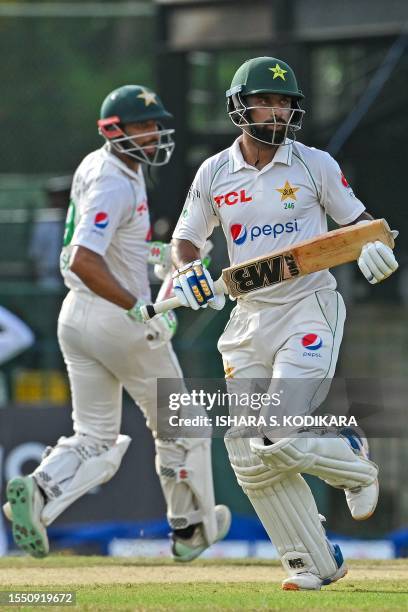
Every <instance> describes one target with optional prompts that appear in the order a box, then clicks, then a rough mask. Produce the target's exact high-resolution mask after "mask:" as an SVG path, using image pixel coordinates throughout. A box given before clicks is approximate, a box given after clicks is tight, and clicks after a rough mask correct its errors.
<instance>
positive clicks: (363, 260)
mask: <svg viewBox="0 0 408 612" xmlns="http://www.w3.org/2000/svg"><path fill="white" fill-rule="evenodd" d="M357 263H358V267H359V268H360V270H361V272H362V273H363V274H364V276H365V277H366V279H367V280H368V282H369V283H371V284H372V285H375V284H376V283H380V282H381V281H383V280H384V279H385V278H387V277H388V276H390V275H391V274H392V273H393V272H395V270H396V269H397V268H398V262H397V260H396V259H395V256H394V253H393V251H392V249H391V248H390V247H389V246H387V245H386V244H384V243H383V242H380V241H379V240H376V241H375V242H368V243H367V244H365V245H364V246H363V249H362V251H361V255H360V257H359V258H358V262H357Z"/></svg>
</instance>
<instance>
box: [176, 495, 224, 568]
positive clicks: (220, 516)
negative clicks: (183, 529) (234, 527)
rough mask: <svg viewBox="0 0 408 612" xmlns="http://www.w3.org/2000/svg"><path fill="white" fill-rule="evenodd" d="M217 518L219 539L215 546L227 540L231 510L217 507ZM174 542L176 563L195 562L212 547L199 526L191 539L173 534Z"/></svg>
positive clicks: (220, 505) (221, 506)
mask: <svg viewBox="0 0 408 612" xmlns="http://www.w3.org/2000/svg"><path fill="white" fill-rule="evenodd" d="M215 518H216V521H217V537H216V539H215V540H214V542H213V544H215V542H219V541H220V540H222V539H223V538H225V536H226V535H227V533H228V531H229V528H230V526H231V512H230V509H229V508H228V507H227V506H224V505H222V504H219V505H218V506H215ZM172 540H173V544H172V547H171V553H172V557H173V559H174V561H181V562H185V561H193V559H196V558H197V557H199V556H200V555H201V553H203V552H204V551H205V550H206V549H207V548H209V547H210V544H208V542H207V540H206V538H205V536H204V531H203V527H202V525H197V527H196V528H195V530H194V533H193V535H192V536H191V537H190V538H188V539H187V538H180V537H178V536H176V535H175V534H174V533H173V534H172Z"/></svg>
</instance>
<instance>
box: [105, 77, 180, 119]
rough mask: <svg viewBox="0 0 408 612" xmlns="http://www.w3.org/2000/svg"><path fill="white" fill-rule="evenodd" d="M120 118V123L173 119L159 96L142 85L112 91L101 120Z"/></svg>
mask: <svg viewBox="0 0 408 612" xmlns="http://www.w3.org/2000/svg"><path fill="white" fill-rule="evenodd" d="M110 117H119V119H120V123H122V124H125V123H137V122H141V121H149V120H150V119H171V118H172V115H171V114H170V113H169V112H167V111H166V109H165V108H164V106H163V103H162V101H161V100H160V98H159V96H158V95H157V94H156V93H155V92H154V91H152V90H151V89H149V88H148V87H143V86H142V85H123V86H122V87H118V88H117V89H114V90H113V91H111V93H110V94H108V95H107V96H106V98H105V100H104V101H103V103H102V106H101V112H100V119H108V118H110Z"/></svg>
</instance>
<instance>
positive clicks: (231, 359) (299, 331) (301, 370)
mask: <svg viewBox="0 0 408 612" xmlns="http://www.w3.org/2000/svg"><path fill="white" fill-rule="evenodd" d="M345 318H346V308H345V305H344V302H343V298H342V297H341V295H340V294H339V293H338V292H337V291H334V290H332V289H322V290H320V291H316V292H314V293H312V294H311V295H309V296H307V297H306V298H304V299H302V300H300V301H298V302H291V303H288V304H285V305H283V306H274V305H271V304H267V303H265V302H256V301H250V302H245V301H243V300H240V301H238V305H237V306H236V307H235V308H234V310H233V311H232V313H231V317H230V320H229V322H228V323H227V325H226V327H225V330H224V333H223V334H222V336H221V338H220V339H219V342H218V350H219V351H220V352H221V354H222V358H223V362H224V369H225V375H226V379H227V383H228V390H229V391H230V392H233V391H234V387H236V386H237V385H238V386H240V384H241V383H239V382H238V381H239V380H241V381H242V379H250V380H252V381H254V379H255V380H257V381H259V380H260V379H263V380H264V381H268V380H269V381H271V385H270V387H269V390H270V393H272V392H274V391H277V390H282V389H284V390H285V394H283V396H282V397H284V399H285V402H284V404H285V406H286V410H287V412H288V413H289V414H292V415H302V414H306V413H310V412H311V411H312V410H313V409H315V408H316V407H317V406H319V405H320V404H321V402H322V401H323V400H324V399H325V397H326V395H327V393H328V391H329V387H330V382H331V379H332V378H333V375H334V371H335V368H336V363H337V359H338V355H339V349H340V344H341V340H342V337H343V327H344V321H345ZM295 379H296V380H298V381H299V379H303V382H301V381H299V382H298V383H296V384H294V381H295ZM234 381H237V382H236V383H234ZM285 381H287V385H286V386H285ZM240 388H241V391H242V386H241V387H240ZM282 407H284V406H282Z"/></svg>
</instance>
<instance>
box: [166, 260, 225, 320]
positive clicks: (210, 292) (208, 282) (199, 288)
mask: <svg viewBox="0 0 408 612" xmlns="http://www.w3.org/2000/svg"><path fill="white" fill-rule="evenodd" d="M173 288H174V293H175V294H176V296H177V297H178V299H179V301H180V303H181V305H182V306H187V307H190V308H192V309H193V310H198V309H199V308H207V305H208V306H210V308H214V309H215V310H221V309H222V308H223V307H224V305H225V295H224V294H223V293H221V294H220V293H215V289H214V281H213V279H212V278H211V274H210V273H209V271H208V270H206V269H205V268H204V266H203V263H202V261H201V260H200V259H197V260H196V261H192V262H191V263H189V264H187V265H186V266H183V267H182V268H180V269H179V270H176V272H175V273H174V274H173Z"/></svg>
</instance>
